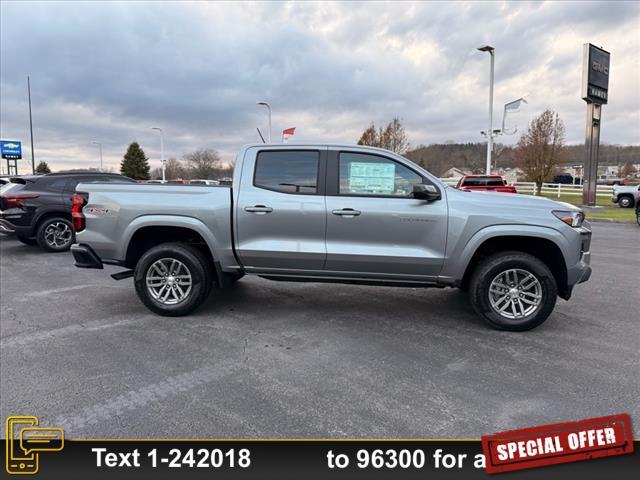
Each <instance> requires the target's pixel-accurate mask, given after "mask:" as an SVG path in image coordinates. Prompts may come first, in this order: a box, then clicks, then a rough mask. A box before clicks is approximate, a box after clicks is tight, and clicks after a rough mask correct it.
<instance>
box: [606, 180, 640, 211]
mask: <svg viewBox="0 0 640 480" xmlns="http://www.w3.org/2000/svg"><path fill="white" fill-rule="evenodd" d="M611 201H612V202H613V203H617V204H618V205H619V206H620V207H621V208H633V207H634V206H635V205H636V204H637V203H638V202H640V185H632V186H621V185H616V186H615V187H613V195H611Z"/></svg>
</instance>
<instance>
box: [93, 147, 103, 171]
mask: <svg viewBox="0 0 640 480" xmlns="http://www.w3.org/2000/svg"><path fill="white" fill-rule="evenodd" d="M91 143H93V144H94V145H98V148H99V149H100V171H102V144H101V143H100V142H91Z"/></svg>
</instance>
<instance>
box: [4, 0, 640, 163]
mask: <svg viewBox="0 0 640 480" xmlns="http://www.w3.org/2000/svg"><path fill="white" fill-rule="evenodd" d="M0 9H1V11H0V17H1V31H0V35H1V38H0V40H1V42H0V46H1V47H0V48H1V52H0V54H1V56H0V68H1V70H0V72H1V73H0V75H1V82H0V83H1V85H0V87H1V99H0V100H1V102H0V106H1V109H0V110H1V111H0V135H1V136H2V138H3V139H10V140H22V141H23V142H24V143H25V148H24V156H26V157H29V156H30V153H29V148H28V143H29V142H28V139H29V130H28V110H27V95H26V76H27V75H30V76H31V87H32V102H33V122H34V137H35V152H36V162H37V161H39V160H45V161H47V162H49V164H50V166H51V167H52V168H54V169H61V168H72V167H79V166H96V165H97V158H98V151H97V147H96V146H94V145H92V144H91V142H92V141H99V142H102V143H103V145H104V147H103V148H104V160H105V164H107V165H108V166H112V167H115V168H117V166H118V163H119V161H120V159H121V157H122V154H123V153H124V151H125V149H126V146H127V144H128V143H129V142H131V141H133V140H137V141H138V142H140V143H141V145H142V147H143V148H144V149H145V151H146V152H147V155H148V156H149V157H150V158H151V162H152V166H157V165H158V163H159V162H158V158H159V155H160V153H159V138H158V134H157V132H154V131H152V130H151V129H150V127H153V126H159V127H162V128H163V129H164V130H165V152H166V153H165V155H166V156H167V157H169V156H176V157H179V156H181V155H182V154H184V153H185V152H188V151H191V150H193V149H196V148H215V149H217V150H218V151H219V152H220V153H221V156H222V158H223V159H224V160H227V161H230V160H232V159H233V157H234V154H235V153H234V152H235V151H236V150H237V149H238V148H239V147H240V146H241V145H242V144H244V143H251V142H255V141H257V134H256V130H255V128H256V127H257V126H259V127H260V128H261V129H262V131H263V132H264V131H265V130H266V128H267V126H266V112H265V111H264V109H260V108H258V107H256V105H255V102H256V101H258V100H267V101H269V102H270V103H271V105H272V107H273V131H274V137H275V138H279V136H280V133H279V132H281V131H282V129H283V128H286V127H293V126H295V127H297V130H296V136H295V139H296V141H301V142H302V141H305V142H307V141H308V142H316V141H318V142H320V141H321V142H334V141H335V142H348V143H353V142H355V141H356V140H357V139H358V137H359V135H360V133H361V132H362V130H363V129H364V128H365V127H366V126H367V125H368V124H369V123H370V122H372V121H373V122H375V123H376V124H382V123H386V122H388V121H389V120H390V119H391V118H392V117H393V116H399V117H400V118H401V119H402V120H403V122H404V123H405V126H406V128H407V132H408V135H409V140H410V142H411V144H412V145H418V144H429V143H439V142H446V141H457V142H468V141H470V142H474V141H481V137H480V135H479V131H480V130H483V129H485V128H486V123H487V118H486V117H487V108H488V72H489V55H488V54H486V53H481V52H478V51H476V47H478V46H481V45H484V44H487V43H488V44H491V45H493V46H494V47H495V48H496V71H495V75H496V90H495V115H494V125H495V128H499V126H500V122H501V118H502V105H503V104H504V103H506V102H508V101H510V100H513V99H516V98H518V97H520V96H523V95H526V96H527V97H526V98H527V100H528V102H529V104H528V105H526V106H525V107H524V108H523V109H522V110H521V112H520V113H518V114H517V115H516V116H514V117H513V121H514V122H515V123H517V124H518V125H519V126H520V127H521V128H522V127H523V126H525V125H526V123H527V121H528V120H529V119H530V118H531V116H533V115H536V114H539V113H540V112H542V111H543V110H544V109H546V108H551V109H553V110H556V111H558V112H559V113H560V116H561V117H562V119H563V120H564V121H565V124H566V127H567V141H568V142H569V143H581V142H583V141H584V128H585V127H584V124H585V104H584V102H583V101H582V100H581V99H580V78H581V62H582V45H583V43H585V42H591V43H594V44H596V45H599V46H602V47H603V48H605V49H607V50H609V51H610V52H611V76H610V85H609V92H610V93H609V105H607V106H605V107H604V113H603V127H602V136H601V140H602V141H603V142H608V143H620V144H636V145H637V144H640V54H639V52H640V3H638V2H635V3H633V2H623V3H616V2H585V3H580V2H557V3H556V2H543V3H524V2H495V3H480V2H451V3H447V2H442V3H436V2H428V3H427V2H425V3H402V2H393V3H364V2H363V3H358V2H349V3H310V2H304V3H302V2H299V3H266V2H265V3H257V4H256V3H252V4H249V3H247V4H241V3H222V2H215V3H186V2H180V3H170V2H139V3H137V2H126V3H115V2H91V3H80V2H52V1H47V2H43V3H38V2H28V1H27V2H7V1H3V2H2V3H1V4H0ZM512 125H513V124H512ZM516 140H517V135H515V136H511V137H503V138H501V139H500V141H505V142H507V143H512V142H514V141H516ZM27 163H28V162H27V161H26V160H25V161H23V163H22V164H21V165H22V166H21V169H20V171H21V172H22V173H27V170H28V168H29V167H28V165H27Z"/></svg>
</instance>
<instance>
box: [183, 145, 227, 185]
mask: <svg viewBox="0 0 640 480" xmlns="http://www.w3.org/2000/svg"><path fill="white" fill-rule="evenodd" d="M182 158H183V160H184V162H185V164H186V166H187V173H188V176H189V177H190V178H202V179H215V178H218V176H219V175H220V173H221V172H222V171H223V170H224V167H223V165H222V162H221V161H220V156H219V155H218V152H217V151H215V150H213V149H210V148H208V149H200V150H196V151H194V152H191V153H187V154H186V155H184V156H183V157H182Z"/></svg>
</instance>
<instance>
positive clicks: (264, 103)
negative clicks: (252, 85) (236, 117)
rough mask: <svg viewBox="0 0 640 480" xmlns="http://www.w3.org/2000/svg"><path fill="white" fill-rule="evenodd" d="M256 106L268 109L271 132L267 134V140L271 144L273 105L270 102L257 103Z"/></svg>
mask: <svg viewBox="0 0 640 480" xmlns="http://www.w3.org/2000/svg"><path fill="white" fill-rule="evenodd" d="M256 105H261V106H263V107H267V112H268V114H269V131H268V132H267V140H268V141H269V143H271V105H269V103H268V102H256Z"/></svg>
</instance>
